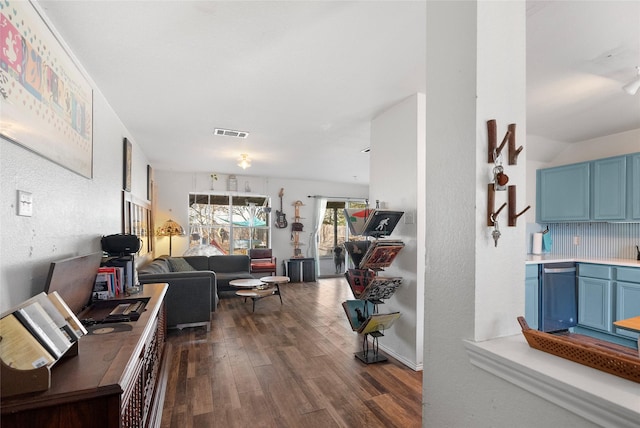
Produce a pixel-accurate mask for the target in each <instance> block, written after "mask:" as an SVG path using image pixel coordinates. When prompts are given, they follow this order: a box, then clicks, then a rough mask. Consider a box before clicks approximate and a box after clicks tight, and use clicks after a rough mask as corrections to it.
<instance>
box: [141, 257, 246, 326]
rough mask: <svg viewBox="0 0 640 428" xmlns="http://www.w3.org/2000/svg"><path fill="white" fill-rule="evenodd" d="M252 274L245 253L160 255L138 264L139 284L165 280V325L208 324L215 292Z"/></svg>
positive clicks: (213, 309) (214, 307)
mask: <svg viewBox="0 0 640 428" xmlns="http://www.w3.org/2000/svg"><path fill="white" fill-rule="evenodd" d="M240 278H253V276H251V273H250V260H249V256H244V255H228V256H226V255H225V256H187V257H168V256H161V257H158V258H157V259H155V260H153V261H152V262H151V263H149V264H147V265H145V266H143V267H141V268H138V281H139V282H140V284H150V283H155V282H165V283H167V284H169V289H168V290H167V295H166V298H165V306H166V309H167V327H170V328H183V327H192V326H198V325H203V326H206V327H207V329H209V328H210V323H211V312H213V311H215V310H216V307H217V304H218V292H220V291H231V290H234V291H235V290H236V289H235V288H233V287H231V286H230V285H229V281H231V280H233V279H240Z"/></svg>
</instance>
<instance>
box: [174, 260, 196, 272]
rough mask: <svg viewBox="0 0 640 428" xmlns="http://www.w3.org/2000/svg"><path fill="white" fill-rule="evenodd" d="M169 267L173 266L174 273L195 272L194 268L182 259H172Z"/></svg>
mask: <svg viewBox="0 0 640 428" xmlns="http://www.w3.org/2000/svg"><path fill="white" fill-rule="evenodd" d="M169 265H170V266H171V271H172V272H190V271H193V270H195V269H193V266H191V265H190V264H189V262H187V261H186V260H185V259H183V258H182V257H170V258H169Z"/></svg>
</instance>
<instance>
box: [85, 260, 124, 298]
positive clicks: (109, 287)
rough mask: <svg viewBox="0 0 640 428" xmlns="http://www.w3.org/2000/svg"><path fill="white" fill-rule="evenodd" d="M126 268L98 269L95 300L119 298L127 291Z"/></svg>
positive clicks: (94, 291) (94, 289)
mask: <svg viewBox="0 0 640 428" xmlns="http://www.w3.org/2000/svg"><path fill="white" fill-rule="evenodd" d="M124 279H125V272H124V267H119V266H111V267H106V266H103V267H100V268H98V274H97V275H96V281H95V284H94V286H93V300H106V299H111V298H114V297H117V296H119V295H121V294H123V293H124V291H125V283H124Z"/></svg>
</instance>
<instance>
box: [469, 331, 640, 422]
mask: <svg viewBox="0 0 640 428" xmlns="http://www.w3.org/2000/svg"><path fill="white" fill-rule="evenodd" d="M464 342H465V343H464V344H465V348H466V349H467V353H468V354H469V358H470V360H471V364H473V365H474V366H476V367H479V368H481V369H483V370H486V371H488V372H489V373H492V374H494V375H496V376H498V377H500V378H502V379H504V380H506V381H508V382H511V383H513V384H514V385H517V386H519V387H521V388H523V389H525V390H527V391H529V392H531V393H533V394H535V395H537V396H539V397H542V398H544V399H545V400H548V401H549V402H551V403H554V404H556V405H558V406H560V407H563V408H565V409H567V410H568V411H570V412H573V413H575V414H577V415H579V416H581V417H583V418H585V419H587V420H589V421H592V422H593V423H596V424H598V425H601V426H604V427H629V428H637V427H638V421H640V384H638V383H636V382H632V381H630V380H626V379H623V378H620V377H617V376H613V375H610V374H608V373H605V372H602V371H600V370H596V369H592V368H591V367H587V366H583V365H581V364H577V363H574V362H572V361H569V360H566V359H564V358H560V357H556V356H554V355H551V354H548V353H546V352H542V351H538V350H536V349H532V348H530V347H529V345H528V344H527V341H526V340H525V338H524V336H522V335H515V336H509V337H503V338H499V339H493V340H488V341H485V342H473V341H464Z"/></svg>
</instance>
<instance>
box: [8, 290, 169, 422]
mask: <svg viewBox="0 0 640 428" xmlns="http://www.w3.org/2000/svg"><path fill="white" fill-rule="evenodd" d="M166 290H167V285H166V284H145V285H144V286H143V290H142V292H141V293H139V294H138V295H136V298H148V299H149V301H148V303H147V305H146V308H145V311H144V312H143V313H142V314H141V315H140V318H139V319H138V321H136V322H132V323H127V325H130V326H131V330H128V331H116V332H113V333H109V334H90V335H87V336H84V337H82V338H81V339H80V341H79V344H78V355H77V356H74V357H71V358H67V359H65V360H63V361H60V362H58V363H57V364H56V365H55V366H54V368H53V369H52V371H51V388H49V390H47V391H45V392H42V393H33V394H26V395H22V396H16V397H11V398H6V399H3V400H2V403H1V406H0V408H1V411H2V420H1V425H2V427H3V428H10V427H16V428H18V427H21V428H22V427H57V428H74V427H92V428H103V427H104V428H120V427H131V428H141V427H151V426H159V425H160V418H161V415H162V404H163V399H164V383H165V382H164V381H160V379H165V378H166V376H164V373H163V372H164V368H165V367H166V366H165V365H163V355H164V348H165V337H166V322H165V319H166V316H165V310H164V296H165V293H166ZM102 327H104V328H105V329H108V328H110V325H109V324H103V325H102Z"/></svg>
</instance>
